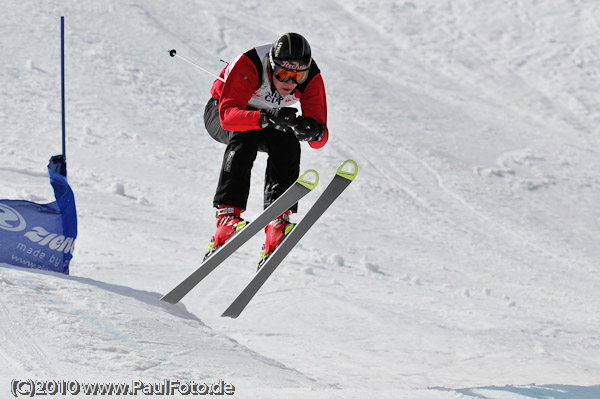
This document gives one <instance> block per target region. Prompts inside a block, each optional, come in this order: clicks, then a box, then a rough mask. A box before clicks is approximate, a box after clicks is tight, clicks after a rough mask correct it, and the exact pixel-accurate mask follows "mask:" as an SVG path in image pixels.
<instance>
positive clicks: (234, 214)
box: [204, 205, 248, 260]
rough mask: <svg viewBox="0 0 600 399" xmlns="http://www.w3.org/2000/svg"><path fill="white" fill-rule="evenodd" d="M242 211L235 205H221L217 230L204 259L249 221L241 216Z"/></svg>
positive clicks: (218, 211) (218, 212)
mask: <svg viewBox="0 0 600 399" xmlns="http://www.w3.org/2000/svg"><path fill="white" fill-rule="evenodd" d="M241 214H242V211H241V210H240V209H239V208H236V207H235V206H227V205H219V209H218V210H217V232H216V233H215V235H214V236H213V237H212V238H211V240H210V245H209V246H208V252H207V253H206V255H204V260H206V259H208V257H209V256H210V255H212V254H213V253H214V252H215V251H216V250H217V249H219V247H220V246H221V245H223V244H225V242H226V241H227V240H229V239H230V238H231V236H232V235H234V234H235V233H236V232H238V231H240V230H241V229H242V228H244V226H246V224H247V223H248V222H246V221H245V220H244V219H242V218H241Z"/></svg>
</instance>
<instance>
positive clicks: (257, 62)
mask: <svg viewBox="0 0 600 399" xmlns="http://www.w3.org/2000/svg"><path fill="white" fill-rule="evenodd" d="M244 55H245V56H246V57H248V58H250V60H251V61H252V63H253V64H254V66H255V67H256V72H257V74H258V84H257V86H256V88H257V89H258V88H259V87H260V86H262V83H263V64H262V60H261V59H260V57H259V56H258V53H257V52H256V49H252V50H248V51H246V52H245V53H244Z"/></svg>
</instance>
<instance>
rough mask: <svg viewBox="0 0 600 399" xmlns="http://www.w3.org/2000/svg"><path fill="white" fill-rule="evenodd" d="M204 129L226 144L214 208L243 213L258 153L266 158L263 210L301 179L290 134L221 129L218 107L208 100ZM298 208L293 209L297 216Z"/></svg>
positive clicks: (295, 144) (296, 146)
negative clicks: (264, 153) (219, 207)
mask: <svg viewBox="0 0 600 399" xmlns="http://www.w3.org/2000/svg"><path fill="white" fill-rule="evenodd" d="M204 125H205V127H206V130H207V131H208V134H210V136H211V137H212V138H213V139H215V140H216V141H218V142H220V143H223V144H226V145H227V148H226V149H225V154H224V156H223V164H222V165H221V174H220V176H219V183H218V185H217V192H216V194H215V197H214V200H213V205H214V206H215V207H217V206H219V205H233V206H236V207H238V208H240V209H242V210H245V209H246V205H247V203H248V195H249V193H250V176H251V171H252V165H253V164H254V160H255V159H256V154H257V153H258V151H262V152H266V153H267V154H268V156H269V157H268V159H267V170H266V172H265V194H264V207H265V208H266V207H268V206H269V205H270V204H271V203H272V202H273V201H275V200H276V199H277V198H278V197H279V196H280V195H281V194H283V193H284V192H285V190H287V189H288V188H289V187H290V186H291V185H292V184H294V182H295V181H296V180H297V179H298V176H299V175H300V142H299V141H298V139H297V138H296V136H295V135H294V134H293V133H292V132H282V131H279V130H275V129H273V128H267V129H257V130H249V131H243V132H234V131H231V130H225V129H223V128H222V127H221V122H220V120H219V103H218V101H217V100H215V99H213V98H211V99H210V100H209V101H208V103H207V104H206V108H205V109H204ZM297 207H298V205H297V204H296V205H294V206H293V207H292V209H291V210H292V212H296V210H297Z"/></svg>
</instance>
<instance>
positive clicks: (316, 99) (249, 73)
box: [211, 45, 329, 148]
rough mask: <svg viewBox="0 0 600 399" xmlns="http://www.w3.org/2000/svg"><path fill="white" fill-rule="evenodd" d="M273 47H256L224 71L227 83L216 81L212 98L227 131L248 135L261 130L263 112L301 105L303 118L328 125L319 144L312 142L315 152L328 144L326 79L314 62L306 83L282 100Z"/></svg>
mask: <svg viewBox="0 0 600 399" xmlns="http://www.w3.org/2000/svg"><path fill="white" fill-rule="evenodd" d="M270 48H271V45H265V46H260V47H256V48H254V49H252V50H249V51H247V52H246V53H244V54H242V55H241V56H239V57H238V58H237V59H236V60H235V61H233V62H231V63H230V64H228V65H227V67H225V69H223V71H221V74H220V76H221V77H222V78H224V79H225V83H223V82H222V81H221V80H219V79H217V80H215V82H214V84H213V86H212V89H211V94H212V96H213V98H215V99H217V100H219V118H220V120H221V126H222V127H223V129H226V130H233V131H246V130H255V129H260V126H259V123H258V118H259V116H260V109H268V108H280V107H287V106H291V105H293V104H294V103H296V102H298V101H300V106H301V108H302V115H303V116H308V117H311V118H313V119H315V120H316V121H317V122H318V123H320V124H322V125H325V134H324V135H323V137H322V138H321V140H319V141H309V142H308V143H309V145H310V146H311V147H312V148H321V147H323V146H324V145H325V143H327V140H328V138H329V131H328V129H327V99H326V96H325V86H324V85H323V78H322V77H321V73H320V71H319V68H318V67H317V64H316V63H315V62H314V60H313V61H312V63H311V67H310V73H309V76H308V78H307V79H306V81H304V82H303V83H302V84H300V85H298V86H297V87H296V89H295V90H294V91H293V92H292V93H291V94H290V95H288V96H285V97H283V96H281V94H279V93H278V92H277V91H276V90H275V86H274V85H273V83H272V81H271V79H272V77H271V76H270V74H269V73H268V68H267V65H268V51H269V49H270Z"/></svg>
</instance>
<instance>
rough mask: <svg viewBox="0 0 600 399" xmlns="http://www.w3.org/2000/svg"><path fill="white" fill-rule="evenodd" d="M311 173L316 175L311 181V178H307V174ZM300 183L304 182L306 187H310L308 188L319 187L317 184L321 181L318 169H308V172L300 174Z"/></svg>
mask: <svg viewBox="0 0 600 399" xmlns="http://www.w3.org/2000/svg"><path fill="white" fill-rule="evenodd" d="M311 174H312V175H313V177H314V181H310V180H308V179H307V177H306V176H307V175H311ZM298 183H300V184H302V185H303V186H304V187H306V188H308V189H310V190H312V189H314V188H315V187H317V184H318V183H319V174H318V173H317V171H316V170H314V169H309V170H307V171H306V172H304V173H303V174H302V176H300V177H299V178H298Z"/></svg>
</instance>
